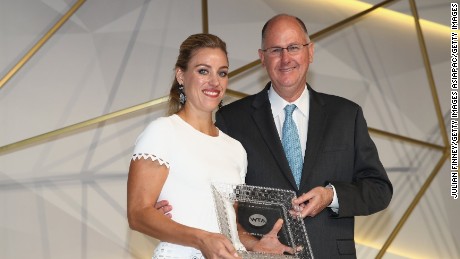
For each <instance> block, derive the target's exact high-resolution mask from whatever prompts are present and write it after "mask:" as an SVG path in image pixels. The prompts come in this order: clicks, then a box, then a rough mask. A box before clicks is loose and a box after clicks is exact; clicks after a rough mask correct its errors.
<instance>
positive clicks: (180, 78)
mask: <svg viewBox="0 0 460 259" xmlns="http://www.w3.org/2000/svg"><path fill="white" fill-rule="evenodd" d="M176 80H177V82H178V83H179V84H180V85H183V84H184V72H183V71H182V69H180V68H178V67H176Z"/></svg>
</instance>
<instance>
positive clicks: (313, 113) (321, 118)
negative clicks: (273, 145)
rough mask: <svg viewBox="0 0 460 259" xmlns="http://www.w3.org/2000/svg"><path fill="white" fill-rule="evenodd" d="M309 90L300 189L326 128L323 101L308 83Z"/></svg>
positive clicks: (305, 180) (311, 166)
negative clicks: (308, 107) (308, 110)
mask: <svg viewBox="0 0 460 259" xmlns="http://www.w3.org/2000/svg"><path fill="white" fill-rule="evenodd" d="M308 90H309V91H310V112H309V119H308V136H307V145H306V149H305V157H304V163H303V170H302V180H301V186H300V189H301V190H302V189H303V188H305V186H306V185H307V184H306V183H307V182H308V178H309V177H310V175H311V173H312V169H313V167H314V165H315V162H316V159H317V157H318V153H319V152H320V151H321V146H322V142H323V136H324V132H325V129H326V122H327V112H326V111H325V109H324V107H323V106H324V103H323V101H322V100H321V96H319V95H318V93H317V92H315V91H314V90H313V89H311V88H310V86H309V85H308Z"/></svg>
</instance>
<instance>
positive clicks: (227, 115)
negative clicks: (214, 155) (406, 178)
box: [216, 14, 393, 258]
mask: <svg viewBox="0 0 460 259" xmlns="http://www.w3.org/2000/svg"><path fill="white" fill-rule="evenodd" d="M313 52H314V44H313V42H311V41H310V39H309V37H308V33H307V29H306V27H305V25H304V23H303V22H302V21H301V20H300V19H298V18H296V17H293V16H290V15H286V14H281V15H277V16H274V17H273V18H271V19H270V20H269V21H268V22H267V23H266V24H265V25H264V27H263V29H262V48H261V49H260V50H259V57H260V60H261V62H262V65H263V66H264V68H265V69H266V70H267V73H268V75H269V77H270V80H271V82H269V83H268V84H267V85H266V87H265V88H264V90H262V91H261V92H259V93H257V94H255V95H252V96H248V97H246V98H243V99H241V100H238V101H235V102H233V103H231V104H229V105H226V106H225V107H223V108H222V109H220V110H219V111H218V112H217V113H216V125H217V127H218V128H219V129H220V130H222V131H223V132H225V133H227V134H228V135H230V136H231V137H233V138H235V139H237V140H239V141H240V142H241V143H242V144H243V146H244V148H245V149H246V151H247V155H248V171H247V175H246V184H249V185H257V186H263V187H272V188H280V189H287V190H293V191H295V192H296V193H297V196H298V198H297V200H295V202H294V203H295V205H298V206H296V207H297V208H298V210H299V213H300V214H301V216H302V217H304V221H305V224H306V228H307V232H308V236H309V240H310V243H311V247H312V250H313V255H314V257H315V258H356V250H355V243H354V216H358V215H369V214H372V213H375V212H378V211H380V210H383V209H385V208H386V207H387V206H388V204H389V203H390V200H391V197H392V193H393V189H392V185H391V183H390V181H389V179H388V176H387V174H386V172H385V169H384V168H383V166H382V164H381V162H380V160H379V157H378V153H377V149H376V147H375V145H374V143H373V141H372V140H371V138H370V136H369V133H368V131H367V125H366V121H365V119H364V116H363V112H362V110H361V108H360V107H359V106H358V105H357V104H355V103H353V102H351V101H348V100H346V99H344V98H341V97H337V96H332V95H326V94H322V93H318V92H316V91H314V90H313V89H312V88H311V87H310V86H309V85H307V83H306V75H307V71H308V67H309V64H310V63H312V62H313ZM288 104H294V105H295V106H290V107H291V108H290V110H291V111H290V112H285V110H289V109H288V108H286V109H285V106H286V105H288ZM292 110H293V111H292ZM285 119H286V121H285ZM293 122H294V123H293ZM285 130H286V131H285ZM283 133H284V136H283ZM289 138H291V140H289ZM293 139H294V140H293ZM292 143H294V144H292ZM286 154H289V155H286ZM292 154H294V155H292ZM299 160H300V161H299ZM296 161H297V162H296ZM299 162H300V163H299ZM299 165H300V166H299Z"/></svg>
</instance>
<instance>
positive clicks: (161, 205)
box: [153, 200, 172, 218]
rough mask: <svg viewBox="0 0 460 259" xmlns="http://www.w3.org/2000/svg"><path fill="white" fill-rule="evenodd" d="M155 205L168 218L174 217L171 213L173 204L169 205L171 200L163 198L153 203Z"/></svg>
mask: <svg viewBox="0 0 460 259" xmlns="http://www.w3.org/2000/svg"><path fill="white" fill-rule="evenodd" d="M153 207H154V208H155V209H157V210H159V211H161V212H163V214H165V216H167V217H168V218H172V214H171V213H170V212H171V210H172V206H171V205H169V201H167V200H162V201H159V202H157V203H155V204H154V205H153Z"/></svg>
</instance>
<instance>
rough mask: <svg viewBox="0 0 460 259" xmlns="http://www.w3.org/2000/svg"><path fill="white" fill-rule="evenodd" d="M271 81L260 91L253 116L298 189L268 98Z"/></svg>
mask: <svg viewBox="0 0 460 259" xmlns="http://www.w3.org/2000/svg"><path fill="white" fill-rule="evenodd" d="M270 86H271V83H268V84H267V85H266V86H265V89H264V90H263V91H261V92H260V93H258V94H257V95H256V96H255V98H254V102H253V108H254V110H253V113H252V118H253V119H254V122H255V124H256V126H257V128H258V130H259V132H260V135H261V136H262V138H263V139H264V140H265V144H266V145H267V146H268V148H269V150H270V152H271V153H272V155H273V159H274V160H275V161H276V162H277V164H278V166H279V167H280V169H281V171H282V172H283V174H284V175H285V177H286V178H287V179H288V181H289V182H290V183H291V185H292V187H293V188H295V189H297V186H296V184H295V180H294V176H293V175H292V173H291V169H290V167H289V163H288V161H287V158H286V155H285V154H284V149H283V145H282V144H281V140H280V138H279V134H278V131H277V129H276V126H275V122H274V120H273V113H272V110H271V105H270V101H269V100H268V93H267V91H268V89H269V88H270Z"/></svg>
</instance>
